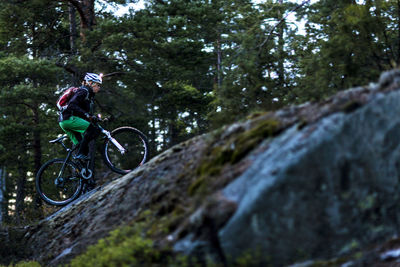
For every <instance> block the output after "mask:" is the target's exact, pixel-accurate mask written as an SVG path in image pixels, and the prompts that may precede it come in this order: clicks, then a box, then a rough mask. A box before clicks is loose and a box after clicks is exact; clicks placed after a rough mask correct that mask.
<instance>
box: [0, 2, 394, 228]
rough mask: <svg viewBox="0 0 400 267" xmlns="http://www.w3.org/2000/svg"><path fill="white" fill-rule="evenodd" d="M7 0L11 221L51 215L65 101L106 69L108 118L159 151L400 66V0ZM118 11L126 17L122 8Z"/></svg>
mask: <svg viewBox="0 0 400 267" xmlns="http://www.w3.org/2000/svg"><path fill="white" fill-rule="evenodd" d="M143 2H144V4H145V5H144V7H143V8H141V9H137V10H135V9H130V11H129V12H126V13H125V14H123V15H116V13H115V10H118V8H119V7H121V6H120V5H126V4H130V3H131V4H132V3H135V1H125V0H114V1H94V0H80V1H78V0H63V1H54V0H1V1H0V208H1V209H0V210H1V212H0V224H1V223H7V224H18V225H23V224H26V223H29V222H32V221H34V220H37V219H39V218H42V217H43V215H44V214H45V213H46V206H45V205H44V204H42V203H41V201H40V200H39V199H38V197H37V195H36V192H35V189H34V177H35V174H36V172H37V171H38V170H39V168H40V166H41V164H43V163H44V162H45V161H47V160H49V159H51V158H54V157H56V156H59V153H60V152H62V151H61V148H60V150H58V149H56V148H55V147H54V145H50V144H49V143H48V141H49V140H51V139H54V138H55V137H57V136H58V135H60V134H61V133H62V131H61V129H60V128H59V126H58V123H57V111H56V106H55V102H56V99H57V98H58V95H59V93H60V92H61V91H62V89H64V88H67V87H69V86H72V85H79V83H80V80H81V79H82V75H84V73H85V72H96V73H100V72H101V73H104V74H105V78H104V84H103V86H102V90H101V93H99V94H98V96H97V97H96V103H97V113H101V114H102V115H103V116H106V117H110V120H109V122H108V124H107V125H106V128H108V129H113V128H115V127H118V126H123V125H130V126H134V127H136V128H138V129H140V130H141V131H143V132H144V133H145V134H146V135H147V136H148V138H149V141H150V146H151V155H152V156H154V155H156V154H158V153H160V152H162V151H163V150H165V149H167V148H169V147H171V146H173V145H175V144H177V143H179V142H181V141H184V140H187V139H189V138H191V137H193V136H195V135H198V134H201V133H204V132H208V131H210V130H212V129H215V128H217V127H220V126H221V125H224V124H227V123H230V122H233V121H236V120H240V119H243V118H245V117H246V116H248V115H249V114H251V113H254V112H263V111H270V110H276V109H279V108H281V107H283V106H286V105H291V104H300V103H304V102H306V101H319V100H321V99H324V98H325V97H327V96H329V95H332V94H333V93H335V92H337V91H339V90H343V89H346V88H349V87H353V86H361V85H366V84H368V83H369V82H370V81H374V80H376V79H377V78H378V75H379V74H380V73H381V72H382V71H384V70H388V69H391V68H393V67H396V66H398V64H399V56H400V0H397V1H394V0H386V1H384V0H364V1H360V0H358V1H354V0H320V1H316V2H310V1H304V2H294V1H286V0H285V1H284V0H266V1H258V2H257V3H255V2H252V1H251V0H168V1H167V0H145V1H143ZM110 7H114V8H110Z"/></svg>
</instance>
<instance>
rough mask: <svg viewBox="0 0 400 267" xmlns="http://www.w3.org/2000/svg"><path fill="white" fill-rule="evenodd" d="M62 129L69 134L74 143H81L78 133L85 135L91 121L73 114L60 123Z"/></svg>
mask: <svg viewBox="0 0 400 267" xmlns="http://www.w3.org/2000/svg"><path fill="white" fill-rule="evenodd" d="M59 125H60V127H61V129H63V131H64V132H65V133H66V134H67V135H68V137H69V138H70V139H71V141H72V143H73V144H74V145H77V144H78V143H79V141H80V140H79V138H77V136H76V133H79V134H81V135H83V133H84V132H85V131H86V130H87V129H88V127H89V125H90V122H88V121H86V120H84V119H82V118H79V117H75V116H72V117H71V118H69V119H68V120H65V121H62V122H60V123H59Z"/></svg>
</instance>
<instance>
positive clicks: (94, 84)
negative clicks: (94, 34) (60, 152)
mask: <svg viewBox="0 0 400 267" xmlns="http://www.w3.org/2000/svg"><path fill="white" fill-rule="evenodd" d="M101 83H102V79H101V76H100V75H97V74H94V73H87V74H86V76H85V78H84V81H83V83H82V86H81V87H79V88H69V89H68V90H66V91H65V92H64V94H62V96H61V97H60V98H59V101H57V106H58V108H59V110H61V111H62V112H61V116H60V126H61V128H62V129H63V130H64V131H65V132H66V133H67V135H64V136H61V137H58V138H57V139H55V140H51V141H49V142H50V143H52V144H60V145H61V146H62V147H63V148H64V149H65V150H66V152H67V155H66V157H65V158H55V159H51V160H49V161H47V162H46V163H44V164H43V165H42V166H41V167H40V169H39V171H38V173H37V174H36V181H35V183H36V190H37V192H38V194H39V196H40V197H41V198H42V199H43V200H44V201H45V202H46V203H48V204H50V205H56V206H64V205H67V204H68V203H71V202H72V201H74V200H75V199H77V198H78V197H79V196H80V195H81V194H82V193H85V192H87V191H90V190H91V189H93V187H94V185H95V182H94V178H93V168H94V158H95V157H94V153H95V150H92V151H91V152H90V153H89V142H90V141H91V140H93V139H95V138H96V137H97V136H98V135H100V134H101V135H102V136H103V138H102V139H103V141H104V144H103V147H102V149H101V152H102V153H101V154H102V156H103V161H104V163H105V164H106V166H107V167H108V168H109V169H111V170H112V171H113V172H116V173H119V174H127V173H129V172H131V171H132V170H134V169H135V168H137V167H139V166H141V165H143V164H144V163H145V162H146V160H147V156H148V142H147V138H146V136H145V135H144V134H143V133H142V132H141V131H139V130H138V129H136V128H134V127H131V126H121V127H118V128H116V129H114V130H112V131H107V130H106V129H104V128H103V127H102V126H101V125H100V122H101V121H100V119H98V118H97V117H95V116H93V115H92V114H93V112H92V110H93V98H94V96H95V94H97V93H98V92H99V90H100V84H101ZM67 136H68V137H69V138H70V139H71V140H72V142H73V144H74V146H73V147H71V148H69V147H67V146H66V145H65V144H64V143H63V140H64V139H65V138H67ZM78 144H79V146H78ZM76 150H78V152H77V153H76V154H77V156H75V157H73V156H72V155H73V153H75V152H76ZM88 154H89V155H88ZM91 163H93V164H91Z"/></svg>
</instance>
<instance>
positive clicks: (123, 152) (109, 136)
mask: <svg viewBox="0 0 400 267" xmlns="http://www.w3.org/2000/svg"><path fill="white" fill-rule="evenodd" d="M97 126H98V127H99V129H100V130H101V132H102V133H103V134H104V135H105V136H106V137H107V139H108V140H110V142H111V143H113V144H114V146H115V147H116V148H118V150H119V152H121V154H125V153H126V149H125V148H124V147H123V146H121V144H120V143H118V141H117V140H116V139H115V138H114V137H112V136H111V133H110V132H109V131H107V130H105V129H103V128H102V127H101V126H100V125H97Z"/></svg>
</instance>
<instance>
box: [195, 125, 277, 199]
mask: <svg viewBox="0 0 400 267" xmlns="http://www.w3.org/2000/svg"><path fill="white" fill-rule="evenodd" d="M280 130H281V125H280V122H279V121H277V120H274V119H268V120H264V121H261V122H259V123H258V124H256V125H255V126H254V127H252V128H251V129H249V130H247V131H244V132H241V133H238V134H235V135H233V136H231V137H230V138H229V140H227V141H226V142H225V143H224V144H223V145H217V146H214V147H212V148H211V149H210V151H209V152H207V153H206V154H205V156H204V159H203V161H202V162H201V163H200V165H199V167H198V168H197V170H196V176H197V178H196V179H195V180H194V181H193V182H192V184H191V185H190V186H189V188H188V193H189V195H190V196H193V195H195V194H201V195H204V194H207V193H209V191H210V190H209V188H212V189H215V188H214V187H213V186H211V184H210V183H213V180H214V179H212V177H216V176H217V175H221V174H222V173H221V172H223V169H224V168H225V167H226V166H227V165H234V164H236V163H238V162H240V161H241V160H242V159H243V158H245V157H246V156H247V155H248V154H249V153H250V152H251V151H252V150H253V149H255V148H256V147H257V146H258V145H259V144H260V143H261V142H262V141H263V140H265V139H267V138H270V137H273V136H276V135H277V134H278V133H279V132H280ZM222 176H223V175H222ZM225 184H226V183H220V185H225ZM213 191H215V190H213Z"/></svg>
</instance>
